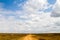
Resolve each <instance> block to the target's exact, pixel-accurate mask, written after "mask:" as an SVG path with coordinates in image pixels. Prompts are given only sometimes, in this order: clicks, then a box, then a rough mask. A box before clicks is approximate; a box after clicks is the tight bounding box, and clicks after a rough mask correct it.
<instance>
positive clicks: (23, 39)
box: [0, 33, 60, 40]
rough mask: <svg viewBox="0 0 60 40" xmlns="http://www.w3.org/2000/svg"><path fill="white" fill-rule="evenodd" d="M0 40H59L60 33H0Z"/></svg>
mask: <svg viewBox="0 0 60 40" xmlns="http://www.w3.org/2000/svg"><path fill="white" fill-rule="evenodd" d="M29 38H30V39H29ZM0 40H60V33H57V34H15V33H13V34H12V33H10V34H8V33H5V34H4V33H0Z"/></svg>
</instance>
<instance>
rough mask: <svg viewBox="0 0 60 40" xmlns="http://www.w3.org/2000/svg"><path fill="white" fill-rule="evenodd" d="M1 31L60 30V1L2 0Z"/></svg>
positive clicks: (37, 31)
mask: <svg viewBox="0 0 60 40" xmlns="http://www.w3.org/2000/svg"><path fill="white" fill-rule="evenodd" d="M26 29H27V30H26ZM0 32H3V33H6V32H7V33H53V32H56V33H58V32H60V1H59V0H53V1H52V0H0Z"/></svg>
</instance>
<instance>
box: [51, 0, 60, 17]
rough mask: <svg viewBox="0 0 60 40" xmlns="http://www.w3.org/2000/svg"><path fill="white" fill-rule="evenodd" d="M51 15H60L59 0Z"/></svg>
mask: <svg viewBox="0 0 60 40" xmlns="http://www.w3.org/2000/svg"><path fill="white" fill-rule="evenodd" d="M51 17H60V0H57V2H56V5H55V8H54V10H53V11H52V13H51Z"/></svg>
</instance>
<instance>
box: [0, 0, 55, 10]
mask: <svg viewBox="0 0 60 40" xmlns="http://www.w3.org/2000/svg"><path fill="white" fill-rule="evenodd" d="M14 1H16V2H17V3H16V4H14ZM26 1H27V0H0V3H4V7H3V8H5V9H7V10H18V9H19V7H18V6H17V4H19V3H20V4H23V3H24V2H26ZM47 2H48V3H49V4H54V3H55V2H56V0H53V1H52V0H47Z"/></svg>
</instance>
